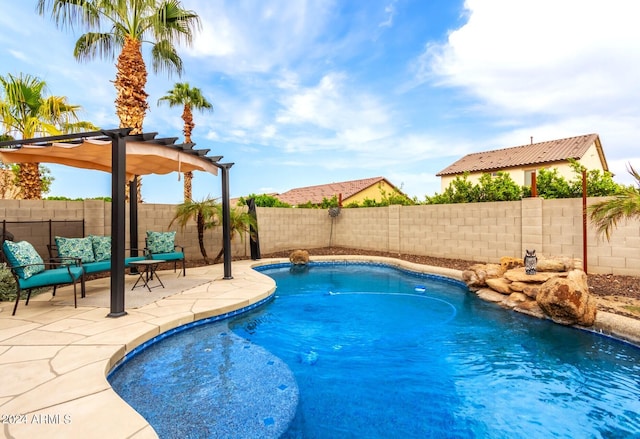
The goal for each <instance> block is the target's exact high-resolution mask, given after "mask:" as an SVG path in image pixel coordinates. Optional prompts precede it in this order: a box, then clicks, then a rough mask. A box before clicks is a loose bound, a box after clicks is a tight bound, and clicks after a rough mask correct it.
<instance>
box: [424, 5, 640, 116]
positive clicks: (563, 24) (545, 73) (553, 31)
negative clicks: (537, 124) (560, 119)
mask: <svg viewBox="0 0 640 439" xmlns="http://www.w3.org/2000/svg"><path fill="white" fill-rule="evenodd" d="M465 5H466V7H467V9H468V13H469V15H468V16H469V20H468V22H467V23H466V24H465V25H463V26H462V27H461V28H460V29H458V30H455V31H453V32H451V34H450V35H449V38H448V40H447V42H446V43H444V44H434V43H429V44H427V45H426V48H425V51H424V52H423V54H422V56H421V57H420V58H419V59H418V60H416V62H415V68H416V78H417V80H418V81H422V82H424V81H433V83H435V84H437V85H439V86H447V87H461V88H464V89H466V90H467V91H468V92H469V93H470V94H472V95H474V96H476V97H477V98H479V99H481V100H483V101H485V102H488V103H489V104H492V105H494V106H496V107H497V108H501V109H505V110H509V111H518V112H520V113H527V114H530V113H545V114H564V113H565V112H567V111H569V110H571V111H578V112H580V113H582V114H589V113H591V112H593V111H597V107H598V106H599V105H600V104H601V103H602V101H603V100H606V101H607V103H608V104H609V105H611V106H612V107H613V106H616V107H619V106H623V108H626V107H628V106H629V105H635V103H634V102H633V101H634V100H633V99H629V92H631V94H633V95H636V96H637V94H638V92H639V91H640V85H638V81H637V80H636V78H637V77H638V74H640V59H638V57H637V56H633V55H632V53H634V51H635V52H636V53H637V50H638V41H640V27H638V26H637V25H636V23H635V18H634V14H633V13H632V11H633V10H634V9H635V3H634V2H633V1H623V0H614V1H612V2H607V3H606V4H605V3H603V2H597V1H581V0H566V1H563V2H555V1H552V0H540V1H535V2H527V1H519V2H513V1H509V0H493V1H478V0H468V1H467V2H466V3H465Z"/></svg>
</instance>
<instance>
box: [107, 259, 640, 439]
mask: <svg viewBox="0 0 640 439" xmlns="http://www.w3.org/2000/svg"><path fill="white" fill-rule="evenodd" d="M260 271H262V272H263V273H264V274H266V275H268V276H270V277H272V278H274V279H275V280H276V283H277V292H276V298H275V299H274V300H273V301H271V302H269V303H267V304H265V305H264V306H261V307H259V308H256V309H254V310H253V311H251V312H248V313H245V314H241V315H239V316H236V317H234V318H232V319H228V320H225V321H223V322H218V323H215V324H207V325H202V326H199V327H197V328H192V329H189V330H186V331H183V332H179V333H177V334H175V335H172V336H171V337H167V338H166V339H164V340H162V341H160V342H158V343H155V344H152V345H151V346H150V347H148V348H146V349H144V350H143V351H142V352H141V353H140V354H139V355H136V356H134V357H132V358H131V359H129V360H128V361H127V362H125V363H124V364H123V365H122V366H121V367H119V368H118V369H117V370H116V371H114V372H113V373H112V374H111V375H110V377H109V380H110V382H111V384H112V386H113V387H114V389H115V390H116V391H117V392H118V393H119V394H120V395H121V396H122V397H123V398H124V399H125V400H126V401H127V402H128V403H129V404H130V405H132V406H133V407H134V408H135V409H136V410H138V411H139V412H140V413H141V414H142V415H143V416H144V417H145V418H146V419H147V420H148V421H149V422H150V423H151V425H152V426H153V427H154V429H156V431H157V432H158V434H159V435H160V437H163V438H164V437H166V438H170V437H178V436H175V434H180V437H194V438H195V437H238V438H240V437H251V438H255V437H284V438H343V437H344V438H348V437H353V438H365V437H366V438H389V437H403V438H424V437H434V438H448V437H450V438H478V437H486V438H513V437H528V438H538V437H540V438H547V437H556V438H565V437H566V438H577V437H580V438H582V437H584V438H591V437H594V438H598V437H602V438H627V437H634V436H636V437H640V349H638V348H637V347H635V346H631V345H629V344H626V343H622V342H619V341H616V340H612V339H610V338H606V337H603V336H599V335H596V334H592V333H588V332H585V331H579V330H576V329H572V328H566V327H562V326H559V325H556V324H553V323H551V322H549V321H544V320H539V319H536V318H532V317H528V316H524V315H520V314H518V313H513V312H507V311H505V310H503V309H501V308H499V307H497V306H496V305H493V304H490V303H487V302H484V301H482V300H480V299H478V298H477V297H476V296H475V295H474V294H469V293H468V292H467V289H466V287H465V286H464V285H463V284H461V283H459V282H456V281H452V280H447V279H444V278H439V277H436V276H429V275H420V274H417V273H410V272H405V271H401V270H398V269H395V268H391V267H387V266H380V265H375V264H353V263H349V264H346V263H345V264H334V263H331V264H329V263H322V264H318V263H314V264H311V265H310V266H309V267H307V268H306V269H302V270H294V269H291V267H290V265H289V264H286V265H280V266H273V267H272V268H263V269H260ZM165 407H169V408H170V410H169V409H166V408H165ZM190 416H193V420H190ZM176 419H180V420H181V424H184V425H180V430H179V431H177V430H176V428H177V427H176V425H175V424H176V423H175V422H174V421H175V420H176ZM165 424H166V425H165ZM191 427H193V428H191Z"/></svg>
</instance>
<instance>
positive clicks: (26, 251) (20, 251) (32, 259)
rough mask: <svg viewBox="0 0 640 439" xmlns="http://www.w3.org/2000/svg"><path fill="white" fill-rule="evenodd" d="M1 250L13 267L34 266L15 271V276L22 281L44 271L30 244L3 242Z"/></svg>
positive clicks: (39, 258) (42, 263)
mask: <svg viewBox="0 0 640 439" xmlns="http://www.w3.org/2000/svg"><path fill="white" fill-rule="evenodd" d="M2 248H3V249H4V254H5V256H6V257H7V259H8V260H9V263H10V264H11V265H12V266H14V267H16V266H19V265H29V264H35V265H29V266H28V267H24V268H18V269H16V274H17V275H18V276H20V277H21V278H22V279H29V278H30V277H31V276H33V275H34V274H38V273H41V272H43V271H44V261H43V260H42V257H41V256H40V255H39V254H38V252H37V251H36V249H35V248H33V245H31V243H29V242H27V241H20V242H13V241H5V242H4V243H3V244H2Z"/></svg>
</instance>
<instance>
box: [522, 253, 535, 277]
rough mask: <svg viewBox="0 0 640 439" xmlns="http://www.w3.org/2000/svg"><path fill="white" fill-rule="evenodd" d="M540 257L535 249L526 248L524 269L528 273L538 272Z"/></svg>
mask: <svg viewBox="0 0 640 439" xmlns="http://www.w3.org/2000/svg"><path fill="white" fill-rule="evenodd" d="M537 263H538V257H537V256H536V251H535V250H525V255H524V271H525V273H527V274H536V264H537Z"/></svg>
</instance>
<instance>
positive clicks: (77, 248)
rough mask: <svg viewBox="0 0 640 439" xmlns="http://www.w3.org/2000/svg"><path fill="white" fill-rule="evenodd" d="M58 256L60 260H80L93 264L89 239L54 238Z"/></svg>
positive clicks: (91, 245)
mask: <svg viewBox="0 0 640 439" xmlns="http://www.w3.org/2000/svg"><path fill="white" fill-rule="evenodd" d="M55 239H56V245H57V246H58V256H60V257H62V258H80V261H82V262H85V263H86V262H95V260H96V259H95V256H94V255H93V244H92V243H91V238H89V237H86V238H63V237H61V236H56V238H55Z"/></svg>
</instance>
